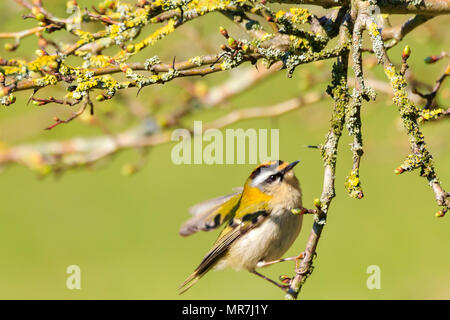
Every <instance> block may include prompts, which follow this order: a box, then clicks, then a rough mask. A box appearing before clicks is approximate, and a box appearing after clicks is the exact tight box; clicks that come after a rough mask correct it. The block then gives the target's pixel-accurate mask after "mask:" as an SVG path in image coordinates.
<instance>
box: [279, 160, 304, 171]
mask: <svg viewBox="0 0 450 320" xmlns="http://www.w3.org/2000/svg"><path fill="white" fill-rule="evenodd" d="M299 162H300V160H296V161H294V162H291V163H289V164H288V165H287V167H286V168H284V169H283V174H286V172H288V171H290V170H292V169H293V168H294V167H295V166H296V165H297V164H298V163H299Z"/></svg>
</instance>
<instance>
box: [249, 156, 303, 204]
mask: <svg viewBox="0 0 450 320" xmlns="http://www.w3.org/2000/svg"><path fill="white" fill-rule="evenodd" d="M299 162H300V161H298V160H297V161H294V162H291V163H289V162H286V161H281V160H278V161H269V162H265V163H262V164H260V165H259V166H257V167H256V169H255V170H253V172H252V173H251V174H250V177H249V178H248V179H247V182H246V184H245V187H246V188H258V189H259V190H260V191H261V192H262V193H264V194H266V195H268V196H274V195H276V194H277V193H278V192H281V191H285V190H288V189H290V188H295V189H299V182H298V180H297V177H296V176H295V174H294V171H293V170H292V169H293V168H294V167H295V166H296V165H297V164H298V163H299Z"/></svg>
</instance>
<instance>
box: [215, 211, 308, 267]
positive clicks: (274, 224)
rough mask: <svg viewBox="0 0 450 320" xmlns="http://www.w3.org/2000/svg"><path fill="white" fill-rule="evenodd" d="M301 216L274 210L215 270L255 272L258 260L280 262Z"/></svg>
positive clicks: (233, 247)
mask: <svg viewBox="0 0 450 320" xmlns="http://www.w3.org/2000/svg"><path fill="white" fill-rule="evenodd" d="M302 219H303V216H302V215H295V214H293V213H292V212H291V211H289V210H286V209H282V208H274V209H273V211H272V212H271V214H270V215H269V216H268V217H267V218H266V220H264V221H263V222H262V223H261V225H260V226H258V227H256V228H255V229H253V230H251V231H249V232H248V233H246V234H244V235H243V236H242V237H241V238H239V239H238V240H236V242H234V243H233V244H232V246H231V247H230V249H229V251H228V253H227V255H226V256H225V257H224V258H223V259H221V261H220V262H219V263H218V264H217V265H216V269H222V268H225V267H231V268H233V269H248V270H254V269H255V268H256V264H257V263H258V262H260V261H272V260H277V259H280V258H281V257H282V256H283V254H284V253H285V252H286V251H287V250H288V249H289V248H290V247H291V245H292V243H293V242H294V241H295V239H296V238H297V236H298V234H299V232H300V229H301V226H302Z"/></svg>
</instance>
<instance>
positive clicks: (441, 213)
mask: <svg viewBox="0 0 450 320" xmlns="http://www.w3.org/2000/svg"><path fill="white" fill-rule="evenodd" d="M443 216H445V212H444V210H439V211H438V212H436V217H438V218H442V217H443Z"/></svg>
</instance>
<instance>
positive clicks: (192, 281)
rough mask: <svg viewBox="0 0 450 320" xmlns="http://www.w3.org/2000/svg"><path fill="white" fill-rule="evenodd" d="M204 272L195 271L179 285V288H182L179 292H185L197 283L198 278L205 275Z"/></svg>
mask: <svg viewBox="0 0 450 320" xmlns="http://www.w3.org/2000/svg"><path fill="white" fill-rule="evenodd" d="M203 274H204V273H202V274H199V273H198V272H197V270H196V271H194V272H193V273H192V274H191V275H190V276H189V277H188V278H187V279H186V280H185V281H184V282H183V283H182V284H181V285H180V286H179V287H178V290H181V291H180V292H179V293H178V294H183V293H185V292H186V291H188V290H189V289H190V288H191V287H192V286H193V285H194V284H196V283H197V281H198V280H200V278H201V277H202V276H203Z"/></svg>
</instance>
